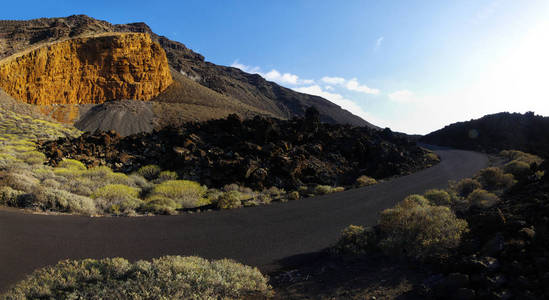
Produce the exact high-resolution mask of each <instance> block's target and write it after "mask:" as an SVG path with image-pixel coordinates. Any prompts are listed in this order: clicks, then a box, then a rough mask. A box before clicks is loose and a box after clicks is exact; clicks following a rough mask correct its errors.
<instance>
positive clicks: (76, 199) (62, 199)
mask: <svg viewBox="0 0 549 300" xmlns="http://www.w3.org/2000/svg"><path fill="white" fill-rule="evenodd" d="M33 196H34V201H35V202H34V203H33V205H34V206H37V207H39V208H40V209H42V210H53V211H60V212H70V213H77V214H84V215H94V214H96V213H97V209H96V207H95V203H94V201H93V200H92V199H90V198H88V197H83V196H79V195H75V194H72V193H70V192H68V191H64V190H58V189H52V188H36V189H35V190H34V191H33Z"/></svg>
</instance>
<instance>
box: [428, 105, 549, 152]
mask: <svg viewBox="0 0 549 300" xmlns="http://www.w3.org/2000/svg"><path fill="white" fill-rule="evenodd" d="M547 132H549V117H543V116H538V115H535V114H534V113H533V112H528V113H525V114H519V113H507V112H504V113H498V114H493V115H486V116H484V117H482V118H480V119H476V120H471V121H467V122H458V123H454V124H451V125H448V126H446V127H444V128H443V129H440V130H437V131H435V132H431V133H429V134H428V135H426V136H423V137H422V138H421V139H420V141H421V142H423V143H427V144H433V145H439V146H449V147H455V148H461V149H469V150H475V151H484V152H488V153H497V152H499V151H501V150H510V149H514V150H520V151H523V152H527V153H532V154H536V155H539V156H542V157H548V156H549V135H548V134H547Z"/></svg>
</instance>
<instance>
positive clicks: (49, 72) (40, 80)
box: [0, 33, 173, 105]
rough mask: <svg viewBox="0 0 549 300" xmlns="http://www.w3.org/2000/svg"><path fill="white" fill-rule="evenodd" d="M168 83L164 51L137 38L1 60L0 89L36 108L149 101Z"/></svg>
mask: <svg viewBox="0 0 549 300" xmlns="http://www.w3.org/2000/svg"><path fill="white" fill-rule="evenodd" d="M172 82H173V79H172V76H171V74H170V69H169V65H168V60H167V58H166V54H165V52H164V50H163V49H162V48H161V47H160V45H159V44H158V43H156V42H153V41H152V40H151V38H150V36H149V35H148V34H140V33H124V34H108V35H100V36H94V37H81V38H76V39H70V40H66V41H62V42H58V43H54V44H51V45H47V46H42V47H39V48H37V49H34V50H31V51H28V52H26V53H23V54H19V55H16V56H12V57H8V58H7V59H5V60H3V61H0V87H1V88H2V89H4V90H5V91H6V92H7V93H8V94H10V95H11V96H13V97H14V98H16V99H19V100H21V101H24V102H27V103H32V104H40V105H49V104H83V103H103V102H105V101H108V100H116V99H132V100H134V99H135V100H149V99H151V98H153V97H155V96H157V95H158V94H160V93H161V92H162V91H164V90H165V89H166V88H167V87H168V86H169V85H170V84H171V83H172Z"/></svg>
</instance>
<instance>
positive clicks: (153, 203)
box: [140, 196, 179, 215]
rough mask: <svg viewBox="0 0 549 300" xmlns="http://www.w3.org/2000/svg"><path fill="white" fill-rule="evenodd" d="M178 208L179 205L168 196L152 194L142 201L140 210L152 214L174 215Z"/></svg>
mask: <svg viewBox="0 0 549 300" xmlns="http://www.w3.org/2000/svg"><path fill="white" fill-rule="evenodd" d="M178 208H179V206H178V205H177V203H176V202H175V201H174V200H172V199H170V198H166V197H163V196H152V197H149V198H147V200H145V203H143V205H142V206H141V208H140V210H142V211H144V212H150V213H153V214H161V215H175V214H176V213H177V212H176V210H177V209H178Z"/></svg>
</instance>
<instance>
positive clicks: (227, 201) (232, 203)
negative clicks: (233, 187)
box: [217, 191, 242, 209]
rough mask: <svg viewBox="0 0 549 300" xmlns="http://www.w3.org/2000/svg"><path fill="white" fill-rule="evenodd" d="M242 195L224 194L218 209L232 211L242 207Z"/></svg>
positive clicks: (219, 201)
mask: <svg viewBox="0 0 549 300" xmlns="http://www.w3.org/2000/svg"><path fill="white" fill-rule="evenodd" d="M240 197H241V195H240V192H238V191H229V192H225V193H223V195H221V196H220V197H219V199H218V200H217V207H218V208H219V209H232V208H238V207H241V206H242V201H241V199H240Z"/></svg>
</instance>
